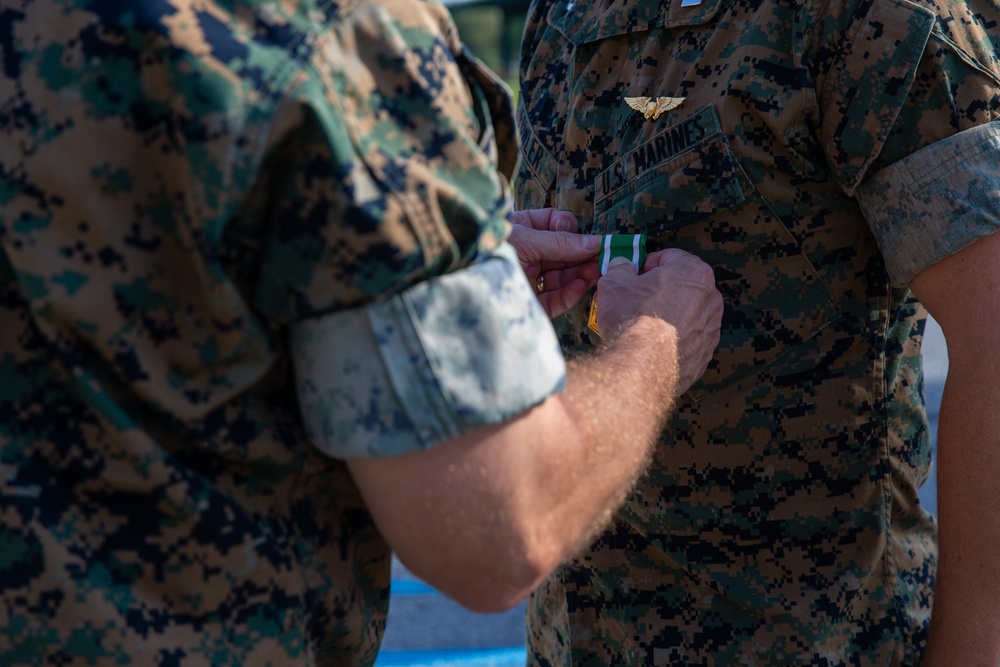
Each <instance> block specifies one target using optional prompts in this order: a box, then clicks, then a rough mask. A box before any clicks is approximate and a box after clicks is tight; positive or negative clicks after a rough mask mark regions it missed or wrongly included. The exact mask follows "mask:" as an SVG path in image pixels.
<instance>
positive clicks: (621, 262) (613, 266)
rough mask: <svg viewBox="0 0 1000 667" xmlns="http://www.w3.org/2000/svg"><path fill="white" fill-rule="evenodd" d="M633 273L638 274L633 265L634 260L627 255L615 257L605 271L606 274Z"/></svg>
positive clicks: (622, 274)
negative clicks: (627, 257) (626, 256)
mask: <svg viewBox="0 0 1000 667" xmlns="http://www.w3.org/2000/svg"><path fill="white" fill-rule="evenodd" d="M626 271H627V272H628V273H631V274H632V275H633V276H634V275H637V272H636V270H635V267H634V266H632V262H631V261H630V260H628V259H626V258H625V257H613V258H612V259H611V261H610V262H608V269H607V271H605V272H604V275H605V276H609V275H612V274H620V275H621V276H624V275H626V274H625V272H626Z"/></svg>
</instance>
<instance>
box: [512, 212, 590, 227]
mask: <svg viewBox="0 0 1000 667" xmlns="http://www.w3.org/2000/svg"><path fill="white" fill-rule="evenodd" d="M510 220H511V222H512V223H513V224H515V225H521V226H522V227H527V228H529V229H539V230H544V231H550V232H573V233H575V232H576V231H577V229H579V223H578V222H577V220H576V216H574V215H573V214H572V213H570V212H569V211H563V210H560V209H556V208H533V209H527V210H524V211H514V212H513V213H511V216H510Z"/></svg>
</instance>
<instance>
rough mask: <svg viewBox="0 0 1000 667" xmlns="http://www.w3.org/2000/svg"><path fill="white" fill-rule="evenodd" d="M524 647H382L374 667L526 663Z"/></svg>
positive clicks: (516, 665) (514, 665)
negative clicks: (419, 648) (423, 648)
mask: <svg viewBox="0 0 1000 667" xmlns="http://www.w3.org/2000/svg"><path fill="white" fill-rule="evenodd" d="M527 660H528V652H527V649H525V648H524V647H514V648H469V649H462V648H453V649H436V650H427V651H382V652H381V653H379V655H378V659H377V660H375V667H523V665H524V664H525V663H526V662H527Z"/></svg>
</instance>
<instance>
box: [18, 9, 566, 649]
mask: <svg viewBox="0 0 1000 667" xmlns="http://www.w3.org/2000/svg"><path fill="white" fill-rule="evenodd" d="M0 50H2V56H3V65H2V67H3V71H2V76H0V235H2V236H0V239H2V243H3V246H2V247H3V252H2V253H0V322H2V326H0V663H2V664H3V665H5V666H11V665H71V664H73V665H76V664H81V665H82V664H86V665H141V666H143V667H145V666H151V665H157V666H159V667H172V666H180V665H219V666H221V665H231V666H241V667H242V666H258V665H277V666H283V667H284V666H288V665H337V666H343V665H367V664H371V663H372V662H373V660H374V656H375V652H376V651H377V647H378V642H379V639H380V637H381V634H382V631H383V628H384V624H385V615H386V609H387V605H388V584H389V551H388V548H387V546H386V544H385V543H384V541H383V540H382V538H381V536H380V535H379V533H378V532H377V531H376V530H375V527H374V525H373V524H372V521H371V518H370V516H369V514H368V512H367V510H366V509H365V507H364V504H363V503H362V500H361V498H360V497H359V495H358V492H357V490H356V488H355V487H354V485H353V483H352V481H351V480H350V477H349V475H348V473H347V470H346V468H345V466H344V464H343V463H342V462H340V461H337V460H334V459H332V458H328V457H326V456H324V455H322V454H320V453H319V451H318V450H316V449H315V448H313V447H311V446H310V445H309V444H308V443H307V440H306V437H305V435H304V431H303V426H302V420H301V419H300V417H299V406H298V403H297V400H296V393H295V385H294V382H293V377H292V372H291V370H290V368H291V355H290V353H289V349H288V348H289V342H288V338H289V337H288V336H287V335H286V333H287V330H288V329H289V328H293V326H294V325H295V323H299V322H303V321H309V320H311V319H313V318H315V317H317V316H323V317H330V316H331V315H330V313H336V312H341V311H343V310H344V309H347V308H351V307H354V306H361V305H364V304H367V303H369V302H371V301H372V300H373V299H374V298H375V297H385V296H389V295H393V294H397V293H399V292H401V291H402V290H404V289H406V288H408V287H409V286H411V285H413V284H415V283H417V282H419V281H422V280H423V279H425V278H428V277H430V276H436V275H438V274H444V273H448V272H451V271H453V270H454V269H456V268H459V267H462V266H465V265H466V264H469V263H470V262H472V261H473V260H474V259H476V258H479V257H483V256H485V255H486V254H487V253H490V252H492V251H493V250H494V249H495V248H497V247H498V243H499V241H500V239H501V238H502V237H503V235H504V234H505V233H506V227H505V222H504V217H505V216H506V214H507V212H508V211H509V207H510V202H509V197H508V196H507V194H506V192H507V191H506V185H505V183H506V181H505V180H504V179H502V178H501V177H500V175H499V174H498V172H497V171H496V163H497V160H499V161H500V164H501V166H502V167H504V168H506V169H507V170H508V171H509V170H511V169H512V167H513V159H515V158H516V151H515V150H514V145H513V141H512V138H513V122H512V118H511V113H510V110H509V101H508V102H507V104H508V109H507V110H504V109H503V108H502V106H503V105H502V104H501V105H499V106H496V105H493V104H492V103H493V102H497V101H499V102H503V101H504V100H507V98H506V96H505V95H504V91H503V90H500V89H499V88H498V87H497V86H496V85H495V84H494V83H493V82H492V81H491V80H490V79H489V76H488V75H487V74H486V73H485V71H484V70H483V68H482V67H481V66H480V65H479V64H478V63H475V62H473V61H472V60H470V59H469V58H468V57H467V56H466V55H464V54H463V52H462V49H461V46H460V44H459V42H458V38H457V34H456V32H455V30H454V26H453V25H452V24H451V22H450V19H449V18H448V16H447V14H446V12H445V11H444V10H443V9H442V8H441V7H440V6H439V5H435V4H433V3H430V4H429V3H422V2H413V1H411V0H386V1H385V2H366V3H361V2H350V1H345V2H316V3H314V4H310V3H309V2H300V3H277V2H268V3H259V4H253V3H250V2H236V3H232V2H225V3H217V4H213V3H208V2H193V1H190V0H172V1H170V2H140V1H134V2H133V1H129V0H125V1H122V2H103V1H101V0H96V1H88V2H84V1H82V0H81V1H79V2H77V1H76V0H67V1H61V0H60V1H53V0H30V1H29V0H10V1H7V0H5V1H4V3H3V4H2V5H0ZM355 52H357V54H358V55H359V57H355V56H353V55H352V54H354V53H355ZM470 91H471V95H470ZM491 106H492V107H493V108H492V109H491ZM491 120H492V121H493V122H494V123H495V124H496V132H497V133H499V135H500V137H499V138H500V139H501V141H500V144H501V145H503V146H506V147H507V150H506V151H505V152H499V153H498V151H497V141H496V140H495V136H494V130H493V128H491ZM515 264H516V263H515ZM456 275H457V274H456ZM521 280H522V282H524V283H525V284H524V286H523V288H524V289H523V290H522V291H523V292H525V293H527V294H528V299H529V301H530V302H531V303H535V304H536V305H535V308H536V309H537V308H538V306H537V303H536V299H535V298H534V296H533V295H531V293H530V288H529V287H528V286H527V284H526V280H525V279H524V278H523V275H522V278H521ZM542 319H543V320H544V318H542ZM546 326H548V324H547V323H546ZM550 336H551V334H550ZM551 340H552V343H551V345H550V348H551V351H552V352H551V353H552V354H554V355H555V356H556V358H558V354H557V352H556V346H555V342H554V339H551ZM331 343H332V344H335V343H336V341H331ZM489 352H490V350H488V349H486V348H485V347H484V348H483V354H484V355H488V354H489ZM341 381H342V382H349V378H348V379H347V380H343V379H342V380H341ZM358 416H359V418H360V417H361V416H362V415H358ZM364 417H365V418H366V419H367V420H368V421H367V423H368V424H369V425H370V426H374V425H376V424H378V423H381V424H382V425H383V426H384V428H385V429H392V428H399V429H403V430H405V429H406V428H408V425H407V423H406V421H405V416H401V415H398V414H378V413H375V412H371V413H367V414H365V415H364Z"/></svg>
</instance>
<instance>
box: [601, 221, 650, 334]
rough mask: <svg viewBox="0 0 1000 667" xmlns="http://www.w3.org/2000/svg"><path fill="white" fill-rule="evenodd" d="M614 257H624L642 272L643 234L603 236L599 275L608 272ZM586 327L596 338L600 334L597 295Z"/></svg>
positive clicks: (644, 258)
mask: <svg viewBox="0 0 1000 667" xmlns="http://www.w3.org/2000/svg"><path fill="white" fill-rule="evenodd" d="M615 257H624V258H625V259H627V260H628V261H630V262H632V266H634V267H635V270H636V271H637V272H638V271H642V265H643V264H644V263H645V261H646V235H645V234H605V235H604V238H603V239H601V256H600V257H599V258H598V263H599V265H600V267H601V275H602V276H603V275H604V274H605V273H607V272H608V264H610V263H611V260H613V259H614V258H615ZM587 327H589V328H590V330H591V331H593V332H594V333H596V334H597V335H598V336H600V335H601V332H600V331H598V329H597V295H596V294H595V295H594V298H593V299H591V301H590V317H589V318H588V319H587Z"/></svg>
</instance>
